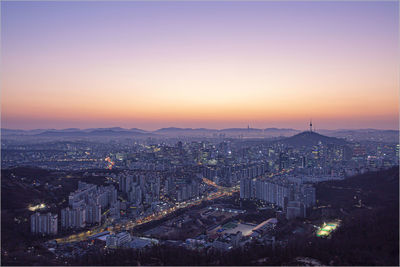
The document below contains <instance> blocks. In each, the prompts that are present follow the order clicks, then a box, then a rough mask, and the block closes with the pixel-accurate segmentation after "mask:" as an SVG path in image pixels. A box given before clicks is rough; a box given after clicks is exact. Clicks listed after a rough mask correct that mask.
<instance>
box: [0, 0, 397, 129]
mask: <svg viewBox="0 0 400 267" xmlns="http://www.w3.org/2000/svg"><path fill="white" fill-rule="evenodd" d="M398 4H399V3H398V2H397V1H394V2H339V1H338V2H326V3H320V2H270V1H267V2H2V3H1V13H2V14H1V19H2V21H1V22H2V23H1V49H2V50H1V56H2V64H1V68H2V72H1V76H2V77H1V119H2V123H1V124H2V125H1V126H2V127H5V128H15V129H32V128H68V127H78V128H89V127H113V126H121V127H126V128H132V127H137V128H143V129H148V130H154V129H157V128H161V127H169V126H175V127H196V128H197V127H207V128H227V127H247V125H248V124H250V125H251V126H252V127H258V128H267V127H285V128H289V127H291V128H297V129H302V128H306V127H307V122H308V120H309V119H310V118H313V121H315V123H316V126H317V127H319V128H320V129H322V128H324V129H337V128H378V129H396V128H398V111H399V105H398V101H399V81H400V80H399V71H400V70H399V55H400V54H399V47H400V44H399V35H398V34H399V28H398V25H399V14H398V10H399V7H398Z"/></svg>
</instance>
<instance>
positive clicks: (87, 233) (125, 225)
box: [55, 178, 239, 243]
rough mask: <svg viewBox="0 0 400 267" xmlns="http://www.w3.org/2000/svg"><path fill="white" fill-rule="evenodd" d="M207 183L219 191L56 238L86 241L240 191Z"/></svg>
mask: <svg viewBox="0 0 400 267" xmlns="http://www.w3.org/2000/svg"><path fill="white" fill-rule="evenodd" d="M204 179H205V178H204ZM204 179H203V180H204ZM206 180H207V179H206ZM206 183H207V184H209V185H211V186H214V187H216V188H218V191H217V192H213V193H210V194H208V195H207V196H203V197H202V198H199V199H194V200H191V201H187V202H182V203H178V204H176V205H175V206H173V207H171V208H169V209H167V210H164V211H161V212H159V213H157V214H152V215H149V216H147V217H144V218H140V219H137V220H135V221H130V222H127V223H118V224H116V225H114V226H113V225H111V221H110V220H109V219H108V218H107V219H106V221H105V222H104V223H103V224H102V225H101V226H96V227H93V228H92V229H90V230H88V231H83V232H81V233H78V234H73V235H70V236H67V237H63V238H57V239H55V240H56V241H57V243H69V242H77V241H84V240H86V239H88V238H89V237H90V236H92V235H95V234H98V233H101V232H103V231H106V230H107V231H110V232H119V231H122V230H130V229H132V228H133V227H135V226H138V225H141V224H144V223H148V222H151V221H155V220H159V219H162V218H163V217H165V216H167V215H168V214H171V213H173V212H175V211H177V210H179V209H184V208H187V207H193V206H197V205H200V204H201V203H202V202H203V201H209V200H214V199H217V198H221V197H225V196H231V195H232V194H233V193H235V192H238V191H239V186H235V187H229V188H227V187H221V186H218V185H216V184H215V183H213V182H212V181H210V180H207V182H206Z"/></svg>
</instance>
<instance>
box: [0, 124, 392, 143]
mask: <svg viewBox="0 0 400 267" xmlns="http://www.w3.org/2000/svg"><path fill="white" fill-rule="evenodd" d="M301 133H302V132H301V131H300V130H296V129H291V128H266V129H258V128H227V129H221V130H217V129H207V128H177V127H169V128H161V129H158V130H155V131H146V130H142V129H138V128H131V129H125V128H121V127H111V128H88V129H78V128H67V129H61V130H60V129H34V130H15V129H6V128H2V129H1V134H2V136H3V137H11V136H32V137H33V136H37V137H71V138H72V137H157V136H159V137H162V136H167V137H183V136H188V137H218V136H223V137H233V138H237V137H245V138H277V137H291V136H292V137H293V138H295V137H296V135H297V134H301ZM303 133H308V132H303ZM318 134H319V135H320V136H329V137H336V138H345V139H346V140H350V141H354V140H371V141H379V140H380V141H390V142H398V139H399V131H398V130H377V129H357V130H349V129H338V130H318ZM296 138H297V141H301V140H300V139H301V138H302V135H300V136H297V137H296ZM321 138H322V137H321ZM293 140H295V139H293ZM297 141H296V142H297ZM288 142H291V141H290V140H288Z"/></svg>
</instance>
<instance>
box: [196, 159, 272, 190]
mask: <svg viewBox="0 0 400 267" xmlns="http://www.w3.org/2000/svg"><path fill="white" fill-rule="evenodd" d="M267 171H268V165H267V164H266V163H259V164H232V165H223V166H220V165H216V166H206V167H204V168H203V176H204V177H205V178H207V179H209V180H211V181H213V182H215V183H216V184H221V185H227V186H232V185H234V184H236V183H237V182H238V181H240V179H242V178H250V179H251V178H255V177H258V176H260V175H263V174H265V173H266V172H267Z"/></svg>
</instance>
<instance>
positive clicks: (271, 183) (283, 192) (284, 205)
mask: <svg viewBox="0 0 400 267" xmlns="http://www.w3.org/2000/svg"><path fill="white" fill-rule="evenodd" d="M240 198H241V199H249V200H260V201H263V202H266V203H269V204H273V205H274V206H276V207H279V208H281V209H282V210H283V211H285V212H286V216H287V218H288V219H292V218H295V217H305V216H306V209H307V208H309V207H312V206H314V205H315V203H316V198H315V188H314V187H313V186H312V185H311V184H304V183H302V182H301V180H298V181H295V182H294V181H293V180H290V179H286V178H282V177H274V178H270V177H259V178H254V179H250V178H242V179H241V180H240Z"/></svg>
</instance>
